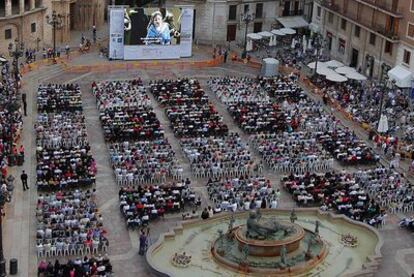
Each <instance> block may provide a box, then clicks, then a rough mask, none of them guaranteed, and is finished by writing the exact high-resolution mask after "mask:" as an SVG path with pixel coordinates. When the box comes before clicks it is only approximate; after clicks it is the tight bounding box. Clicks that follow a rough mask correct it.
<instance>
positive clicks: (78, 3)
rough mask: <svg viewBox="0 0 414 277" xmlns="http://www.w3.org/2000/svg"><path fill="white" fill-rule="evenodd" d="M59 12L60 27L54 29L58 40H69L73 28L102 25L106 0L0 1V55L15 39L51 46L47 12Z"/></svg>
mask: <svg viewBox="0 0 414 277" xmlns="http://www.w3.org/2000/svg"><path fill="white" fill-rule="evenodd" d="M52 11H56V12H57V13H58V14H60V15H62V21H63V22H62V23H63V24H62V27H61V28H60V29H59V30H57V31H56V41H57V43H66V42H67V41H69V40H70V33H71V31H73V30H79V31H83V30H90V29H91V28H92V26H93V25H96V26H97V27H100V26H102V25H103V24H104V14H105V11H106V4H105V0H3V1H0V54H3V55H5V56H7V53H8V46H9V44H10V43H15V40H16V39H17V40H19V41H23V42H24V44H25V46H26V47H27V48H31V49H41V48H42V47H44V46H50V45H52V41H53V38H52V27H51V26H50V25H49V24H47V20H46V15H51V14H52Z"/></svg>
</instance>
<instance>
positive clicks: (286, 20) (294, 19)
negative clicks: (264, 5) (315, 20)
mask: <svg viewBox="0 0 414 277" xmlns="http://www.w3.org/2000/svg"><path fill="white" fill-rule="evenodd" d="M277 21H279V22H280V24H282V25H283V27H285V28H303V27H308V26H309V23H308V22H306V20H305V19H304V18H303V17H302V16H284V17H278V18H277Z"/></svg>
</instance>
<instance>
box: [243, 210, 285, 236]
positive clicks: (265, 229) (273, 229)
mask: <svg viewBox="0 0 414 277" xmlns="http://www.w3.org/2000/svg"><path fill="white" fill-rule="evenodd" d="M260 219H261V213H260V210H257V211H256V212H251V213H250V216H249V218H248V219H247V224H246V227H247V228H246V237H247V238H250V239H259V240H267V239H269V237H271V236H272V235H274V234H276V233H278V232H279V231H283V232H284V235H283V236H287V235H288V234H289V233H291V232H292V231H293V229H292V228H291V227H287V226H284V225H282V224H280V223H279V222H278V221H276V220H274V221H268V222H265V223H260V222H259V221H260Z"/></svg>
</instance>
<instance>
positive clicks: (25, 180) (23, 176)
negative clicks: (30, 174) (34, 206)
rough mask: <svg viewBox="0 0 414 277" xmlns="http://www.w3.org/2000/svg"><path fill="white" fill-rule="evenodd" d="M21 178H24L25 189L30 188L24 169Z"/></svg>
mask: <svg viewBox="0 0 414 277" xmlns="http://www.w3.org/2000/svg"><path fill="white" fill-rule="evenodd" d="M20 180H22V184H23V191H25V190H27V189H29V186H28V185H27V174H26V172H25V171H24V170H23V172H22V174H21V175H20Z"/></svg>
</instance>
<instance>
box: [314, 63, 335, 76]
mask: <svg viewBox="0 0 414 277" xmlns="http://www.w3.org/2000/svg"><path fill="white" fill-rule="evenodd" d="M316 72H317V73H318V74H320V75H325V76H328V75H334V74H337V73H335V71H333V70H332V69H330V68H327V67H326V66H319V63H318V68H317V69H316ZM337 75H339V74H337Z"/></svg>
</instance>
